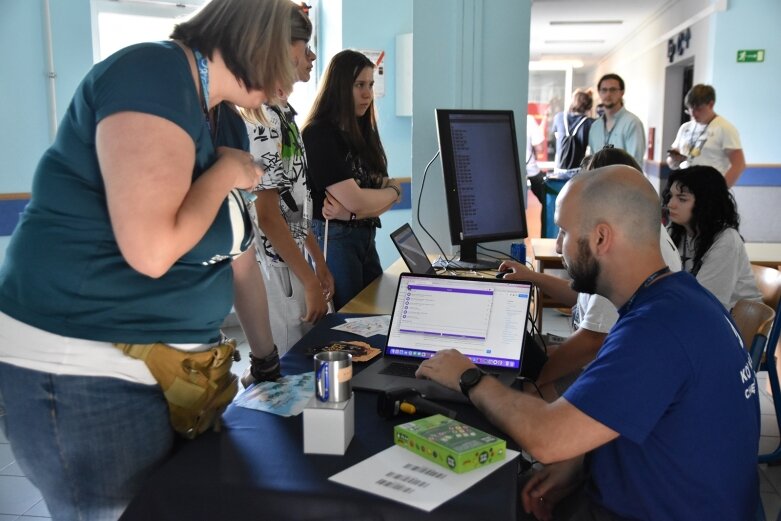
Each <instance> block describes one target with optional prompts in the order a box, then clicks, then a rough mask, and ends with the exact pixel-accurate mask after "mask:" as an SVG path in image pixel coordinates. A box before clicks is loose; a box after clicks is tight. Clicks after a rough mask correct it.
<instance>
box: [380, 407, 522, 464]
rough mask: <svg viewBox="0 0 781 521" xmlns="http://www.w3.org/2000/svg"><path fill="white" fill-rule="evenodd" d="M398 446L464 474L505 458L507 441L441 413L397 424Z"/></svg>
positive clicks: (395, 432)
mask: <svg viewBox="0 0 781 521" xmlns="http://www.w3.org/2000/svg"><path fill="white" fill-rule="evenodd" d="M393 438H394V441H395V442H396V445H401V446H402V447H405V448H407V449H408V450H411V451H412V452H414V453H415V454H418V455H420V456H423V457H424V458H426V459H427V460H430V461H433V462H434V463H437V464H439V465H442V466H443V467H445V468H448V469H450V470H452V471H453V472H457V473H459V474H460V473H463V472H468V471H470V470H474V469H476V468H480V467H482V466H485V465H488V464H489V463H493V462H494V461H500V460H503V459H504V458H505V455H506V454H505V452H506V449H507V442H505V441H504V440H501V439H499V438H497V437H496V436H492V435H490V434H487V433H485V432H483V431H480V430H477V429H475V428H474V427H470V426H469V425H466V424H464V423H461V422H460V421H456V420H452V419H450V418H447V417H446V416H442V415H441V414H436V415H434V416H429V417H428V418H421V419H419V420H415V421H411V422H408V423H404V424H402V425H397V426H396V427H394V429H393Z"/></svg>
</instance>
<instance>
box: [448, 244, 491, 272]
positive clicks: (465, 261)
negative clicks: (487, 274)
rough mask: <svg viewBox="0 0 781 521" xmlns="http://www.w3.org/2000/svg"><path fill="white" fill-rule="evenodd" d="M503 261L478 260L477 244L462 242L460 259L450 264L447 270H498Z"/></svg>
mask: <svg viewBox="0 0 781 521" xmlns="http://www.w3.org/2000/svg"><path fill="white" fill-rule="evenodd" d="M499 264H501V261H499V260H496V259H478V258H477V243H476V242H462V243H461V254H460V258H459V259H455V260H452V261H450V262H448V264H447V266H446V268H447V269H450V270H475V271H481V270H494V271H496V270H498V269H499Z"/></svg>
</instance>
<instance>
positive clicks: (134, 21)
mask: <svg viewBox="0 0 781 521" xmlns="http://www.w3.org/2000/svg"><path fill="white" fill-rule="evenodd" d="M190 1H191V3H188V4H184V3H181V2H179V3H174V2H173V1H170V0H169V1H165V0H91V8H92V58H93V61H94V62H95V63H97V62H99V61H101V60H104V59H105V58H107V57H109V56H111V55H112V54H113V53H115V52H116V51H118V50H119V49H122V48H123V47H127V46H128V45H132V44H134V43H140V42H154V41H161V40H167V39H168V37H169V35H170V34H171V31H173V28H174V25H175V24H176V23H178V22H179V21H181V20H184V19H186V18H187V17H189V16H190V15H191V14H192V13H194V12H195V11H197V10H198V9H199V8H200V7H201V6H203V5H204V4H206V3H208V0H190Z"/></svg>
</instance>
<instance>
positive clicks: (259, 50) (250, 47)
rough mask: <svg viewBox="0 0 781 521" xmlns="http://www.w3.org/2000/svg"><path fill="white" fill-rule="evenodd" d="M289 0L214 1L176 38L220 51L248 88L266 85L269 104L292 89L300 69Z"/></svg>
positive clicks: (206, 51)
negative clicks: (292, 47) (295, 59)
mask: <svg viewBox="0 0 781 521" xmlns="http://www.w3.org/2000/svg"><path fill="white" fill-rule="evenodd" d="M298 9H299V7H298V6H297V5H296V4H294V3H293V2H291V1H290V0H212V1H211V2H209V3H208V4H206V5H205V6H204V7H203V9H201V10H200V11H198V13H196V14H195V16H193V17H192V18H190V19H189V20H187V21H186V22H183V23H180V24H178V25H176V27H174V32H173V33H172V34H171V38H173V39H175V40H180V41H181V42H182V43H184V44H185V45H187V46H188V47H190V48H193V49H198V50H199V51H200V52H201V53H203V54H204V56H207V57H208V58H211V57H212V55H213V53H214V51H215V50H219V51H220V54H221V55H222V58H223V60H224V61H225V65H226V66H227V67H228V70H230V71H231V72H232V73H233V74H234V76H236V78H237V79H238V80H240V81H241V82H242V83H243V84H244V86H245V87H246V88H247V89H263V90H264V91H265V93H266V96H267V98H268V100H269V102H270V103H279V102H280V101H281V100H280V96H279V91H280V90H281V91H283V92H290V91H291V90H292V88H293V83H294V82H295V80H296V71H295V67H294V66H293V64H292V62H291V60H290V19H291V16H292V14H291V11H293V10H295V11H298Z"/></svg>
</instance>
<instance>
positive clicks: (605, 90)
mask: <svg viewBox="0 0 781 521" xmlns="http://www.w3.org/2000/svg"><path fill="white" fill-rule="evenodd" d="M622 90H623V89H621V88H619V87H602V88H601V89H599V92H600V93H602V94H607V93H608V92H609V93H610V94H613V93H615V92H621V91H622Z"/></svg>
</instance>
